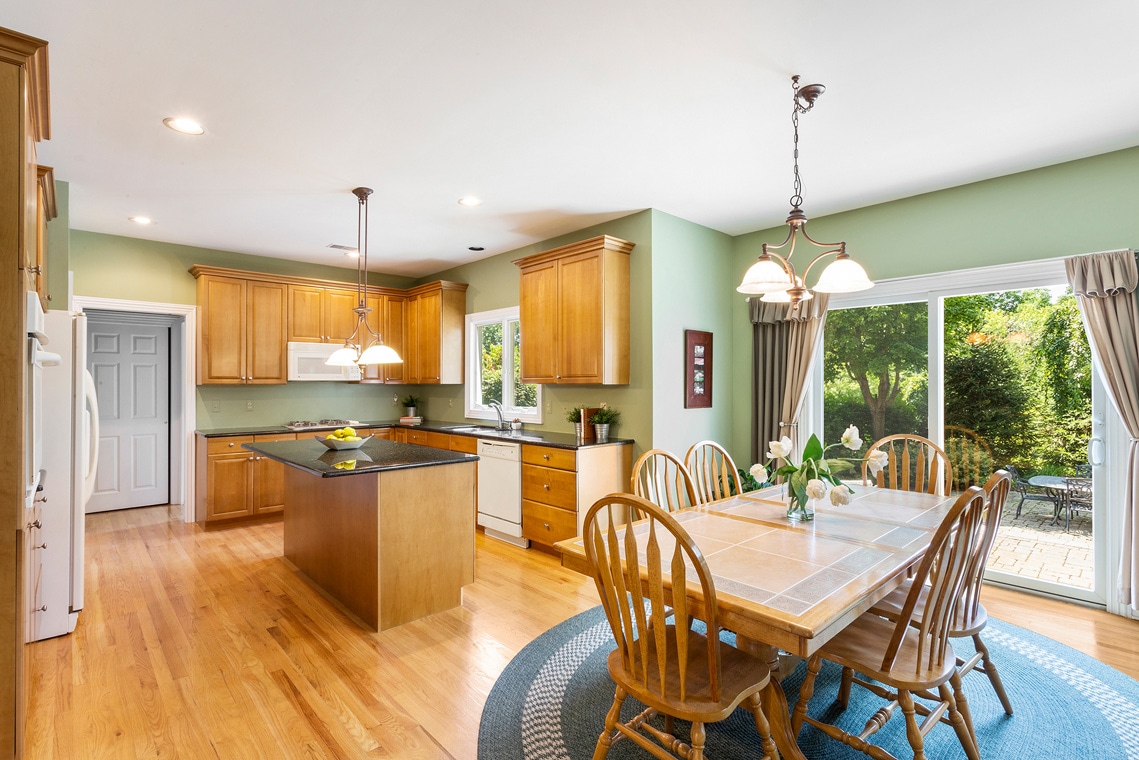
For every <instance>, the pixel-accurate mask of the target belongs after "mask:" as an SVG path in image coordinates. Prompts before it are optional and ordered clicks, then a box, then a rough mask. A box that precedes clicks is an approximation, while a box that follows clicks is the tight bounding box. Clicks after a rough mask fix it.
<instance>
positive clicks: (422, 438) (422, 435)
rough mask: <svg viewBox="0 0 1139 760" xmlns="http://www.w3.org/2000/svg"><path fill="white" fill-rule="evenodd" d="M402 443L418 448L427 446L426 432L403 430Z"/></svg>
mask: <svg viewBox="0 0 1139 760" xmlns="http://www.w3.org/2000/svg"><path fill="white" fill-rule="evenodd" d="M403 434H404V436H405V437H404V442H405V443H414V444H417V445H419V446H426V445H427V431H426V430H404V431H403Z"/></svg>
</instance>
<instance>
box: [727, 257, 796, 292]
mask: <svg viewBox="0 0 1139 760" xmlns="http://www.w3.org/2000/svg"><path fill="white" fill-rule="evenodd" d="M789 287H791V278H790V277H789V276H788V275H787V272H786V270H784V269H783V267H781V266H779V264H777V263H775V262H774V261H772V260H771V259H767V260H763V259H760V260H759V261H757V262H755V263H754V264H752V265H751V267H750V268H749V269H748V270H747V272H746V273H745V274H744V279H743V282H741V283H740V286H739V287H738V288H736V290H737V291H739V292H740V293H746V294H747V295H760V294H762V293H776V292H779V291H785V290H787V289H788V288H789Z"/></svg>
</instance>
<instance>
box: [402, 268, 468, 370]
mask: <svg viewBox="0 0 1139 760" xmlns="http://www.w3.org/2000/svg"><path fill="white" fill-rule="evenodd" d="M466 291H467V286H466V284H465V283H459V282H447V281H444V280H437V281H435V282H429V283H427V284H425V285H420V286H419V287H416V288H412V289H411V290H409V291H408V298H407V302H406V304H405V305H404V310H403V314H404V349H405V352H404V354H403V371H404V379H403V382H405V383H412V384H430V385H443V384H460V383H462V382H463V329H464V324H463V323H464V320H465V317H466V313H467V292H466Z"/></svg>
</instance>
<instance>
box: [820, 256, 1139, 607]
mask: <svg viewBox="0 0 1139 760" xmlns="http://www.w3.org/2000/svg"><path fill="white" fill-rule="evenodd" d="M1067 279H1068V278H1067V272H1066V270H1065V267H1064V258H1052V259H1038V260H1035V261H1024V262H1018V263H1014V264H998V265H994V266H989V267H977V268H975V269H959V270H955V271H950V272H937V273H932V274H927V275H917V276H913V277H899V278H896V279H891V280H882V281H879V282H877V283H875V286H874V287H873V288H872V289H870V290H864V291H860V292H856V293H834V294H831V297H830V302H829V304H828V307H827V308H828V310H837V309H851V308H861V307H864V306H884V305H888V304H898V303H915V302H921V301H925V302H926V303H927V304H928V306H929V323H928V324H929V339H928V345H929V350H930V353H929V365H928V372H929V375H928V376H929V386H928V387H929V428H930V429H929V432H930V438H932V439H933V441H934V442H935V443H937V444H938V445H942V443H943V442H942V441H941V437H942V428H943V413H942V408H943V401H942V396H941V394H942V380H943V375H944V367H943V363H942V356H943V354H944V347H943V340H944V319H945V315H944V309H943V306H942V299H944V298H952V297H954V296H963V295H974V294H978V293H995V292H1000V291H1005V290H1027V289H1029V288H1036V287H1045V286H1048V285H1057V284H1060V283H1066V282H1067ZM824 340H825V336H824ZM823 350H824V349H823V348H822V346H820V349H819V354H818V355H817V356H816V361H815V362H814V365H813V366H812V368H811V379H810V387H809V389H808V391H807V401H806V403H805V405H804V406H805V408H804V412H803V417H802V418H801V422H802V424H801V425H800V430H801V431H804V430H805V431H809V432H807V433H806V435H807V436H809V435H810V433H815V434H816V435H818V436H819V438H820V440H821V439H822V435H823V430H822V428H823V382H824V374H823V364H824V362H823V361H822V352H823ZM1092 375H1093V381H1092V393H1093V415H1097V414H1098V415H1099V416H1100V417H1105V418H1106V419H1103V420H1097V419H1095V418H1094V417H1093V421H1095V422H1099V423H1100V424H1103V425H1104V426H1105V437H1106V441H1107V443H1108V452H1109V454H1110V452H1111V444H1112V442H1113V441H1119V440H1121V439H1120V435H1121V433H1120V430H1122V425H1123V423H1122V421H1121V420H1120V419H1119V415H1118V413H1117V412H1116V411H1115V410H1114V408H1111V406H1110V404H1104V403H1103V400H1101V399H1102V397H1103V394H1104V393H1105V391H1104V390H1103V388H1102V381H1101V380H1100V378H1099V368H1098V366H1097V367H1095V368H1094V369H1093V372H1092ZM935 380H936V382H935ZM1097 400H1099V401H1100V403H1099V404H1096V401H1097ZM1123 435H1124V436H1125V434H1123ZM1117 450H1122V449H1121V448H1118V449H1117ZM1122 459H1124V458H1123V457H1112V456H1110V455H1109V456H1108V457H1107V462H1106V466H1105V467H1104V468H1103V472H1102V477H1101V476H1100V475H1099V474H1097V475H1096V478H1095V483H1094V488H1095V496H1094V499H1095V504H1096V507H1097V512H1096V513H1095V516H1094V518H1093V523H1092V525H1093V540H1094V542H1095V564H1096V588H1095V589H1093V590H1092V591H1084V590H1081V589H1072V588H1064V589H1063V590H1058V589H1057V587H1055V586H1052V585H1051V584H1043V583H1040V584H1036V583H1034V582H1032V581H1031V580H1026V579H1025V578H1020V577H1017V578H1011V577H1008V578H1006V577H1004V576H1003V575H1002V574H1001V573H998V572H996V571H993V570H987V571H986V572H985V577H986V579H988V580H992V581H995V582H997V583H1002V582H1003V583H1006V584H1008V585H1015V586H1017V587H1020V588H1033V589H1034V590H1036V591H1039V592H1040V593H1045V594H1051V595H1054V596H1066V597H1068V598H1071V599H1075V600H1077V601H1080V602H1084V603H1088V604H1092V605H1096V606H1100V605H1104V606H1106V608H1107V610H1108V611H1109V612H1114V613H1116V614H1125V615H1130V616H1133V617H1139V615H1132V614H1131V613H1132V610H1130V608H1128V607H1127V606H1126V605H1125V604H1124V603H1123V602H1122V601H1121V599H1120V597H1119V592H1118V584H1117V583H1115V582H1114V581H1113V578H1114V576H1115V575H1116V571H1114V570H1113V571H1110V572H1109V571H1108V568H1117V567H1119V558H1120V554H1121V548H1120V547H1119V542H1118V541H1108V540H1107V537H1108V535H1121V533H1122V525H1123V515H1122V509H1121V508H1119V507H1118V506H1117V503H1118V504H1121V503H1122V502H1121V501H1119V502H1115V501H1113V500H1112V499H1111V498H1110V495H1114V494H1115V492H1117V491H1118V490H1119V489H1120V487H1121V486H1120V485H1119V484H1120V483H1122V482H1126V481H1125V472H1124V470H1123V469H1122V462H1121V461H1120V460H1122ZM1037 586H1038V588H1037Z"/></svg>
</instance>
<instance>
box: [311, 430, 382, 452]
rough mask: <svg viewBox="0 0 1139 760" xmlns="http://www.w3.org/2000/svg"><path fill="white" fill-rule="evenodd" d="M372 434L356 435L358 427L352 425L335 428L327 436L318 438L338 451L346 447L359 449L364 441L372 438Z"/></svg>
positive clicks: (317, 438)
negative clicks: (351, 426)
mask: <svg viewBox="0 0 1139 760" xmlns="http://www.w3.org/2000/svg"><path fill="white" fill-rule="evenodd" d="M371 437H372V436H370V435H369V436H367V437H364V438H361V437H360V436H358V435H356V429H355V428H350V427H342V428H337V429H336V430H333V431H332V432H331V433H329V434H328V435H326V436H319V435H318V436H317V437H316V440H318V441H320V442H321V443H323V444H324V445H325V446H327V447H328V448H330V449H334V450H336V451H343V450H344V449H358V448H360V447H361V446H363V445H364V443H365V442H366V441H368V440H370V439H371Z"/></svg>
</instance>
